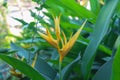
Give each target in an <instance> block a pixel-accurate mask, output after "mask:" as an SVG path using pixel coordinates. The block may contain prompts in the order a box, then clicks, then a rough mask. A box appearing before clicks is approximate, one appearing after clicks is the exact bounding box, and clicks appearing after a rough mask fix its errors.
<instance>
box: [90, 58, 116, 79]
mask: <svg viewBox="0 0 120 80" xmlns="http://www.w3.org/2000/svg"><path fill="white" fill-rule="evenodd" d="M112 63H113V59H110V60H109V61H108V62H106V63H105V64H103V66H102V67H101V68H100V69H99V70H98V71H97V72H96V74H95V75H94V77H93V79H92V80H110V78H111V73H112ZM116 80H117V79H116Z"/></svg>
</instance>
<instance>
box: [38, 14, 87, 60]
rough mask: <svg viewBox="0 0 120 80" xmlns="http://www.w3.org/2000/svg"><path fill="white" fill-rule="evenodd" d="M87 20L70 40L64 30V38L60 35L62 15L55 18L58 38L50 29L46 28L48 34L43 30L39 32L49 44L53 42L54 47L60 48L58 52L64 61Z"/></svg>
mask: <svg viewBox="0 0 120 80" xmlns="http://www.w3.org/2000/svg"><path fill="white" fill-rule="evenodd" d="M86 21H87V20H86ZM86 21H85V22H84V23H83V25H82V26H81V27H80V29H79V30H78V31H77V32H76V33H75V34H74V35H73V36H71V38H70V40H68V41H67V38H66V35H65V33H64V32H62V35H63V39H62V38H61V36H60V16H59V17H56V18H54V23H55V31H56V37H57V39H54V38H53V37H52V35H51V34H50V32H49V30H48V29H46V34H43V33H41V32H39V34H40V36H41V37H42V38H43V39H45V40H46V41H47V42H48V43H49V44H51V45H52V46H53V47H55V48H56V49H57V50H58V53H59V55H60V62H62V60H63V58H64V57H65V56H66V55H67V53H68V52H69V51H70V49H71V48H72V46H73V45H74V43H75V41H76V40H77V38H78V36H79V34H80V32H81V31H82V29H83V27H84V25H85V23H86ZM59 43H62V47H61V48H60V46H59Z"/></svg>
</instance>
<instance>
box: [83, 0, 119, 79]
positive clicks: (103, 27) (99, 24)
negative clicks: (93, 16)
mask: <svg viewBox="0 0 120 80" xmlns="http://www.w3.org/2000/svg"><path fill="white" fill-rule="evenodd" d="M118 1H119V0H110V1H108V2H107V3H106V4H105V5H104V6H103V7H102V9H101V11H100V13H99V15H98V18H97V21H96V24H95V27H94V31H93V34H92V38H91V40H90V43H89V45H88V47H87V48H86V50H85V53H84V55H83V58H82V64H81V70H82V74H83V76H84V80H88V78H89V74H90V71H91V66H92V63H93V61H94V57H95V52H96V50H97V48H98V46H99V44H100V42H101V41H102V39H103V37H104V36H105V34H106V32H107V30H108V27H109V24H110V20H111V17H112V14H113V12H114V10H115V8H116V6H117V3H118ZM108 13H109V14H108Z"/></svg>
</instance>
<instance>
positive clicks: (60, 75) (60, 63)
mask: <svg viewBox="0 0 120 80" xmlns="http://www.w3.org/2000/svg"><path fill="white" fill-rule="evenodd" d="M61 65H62V62H61V61H60V59H59V80H62V73H61Z"/></svg>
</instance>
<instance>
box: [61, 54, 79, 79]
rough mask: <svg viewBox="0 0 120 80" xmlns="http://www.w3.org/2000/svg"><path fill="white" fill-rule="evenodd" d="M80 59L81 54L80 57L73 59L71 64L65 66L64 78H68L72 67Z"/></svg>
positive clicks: (63, 70)
mask: <svg viewBox="0 0 120 80" xmlns="http://www.w3.org/2000/svg"><path fill="white" fill-rule="evenodd" d="M79 60H80V55H78V57H77V58H76V59H75V60H73V61H72V62H71V63H70V64H68V65H67V66H66V67H65V68H63V69H62V80H67V78H68V76H69V73H70V71H71V69H72V68H73V66H74V65H75V64H76V63H77V62H78V61H79Z"/></svg>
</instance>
